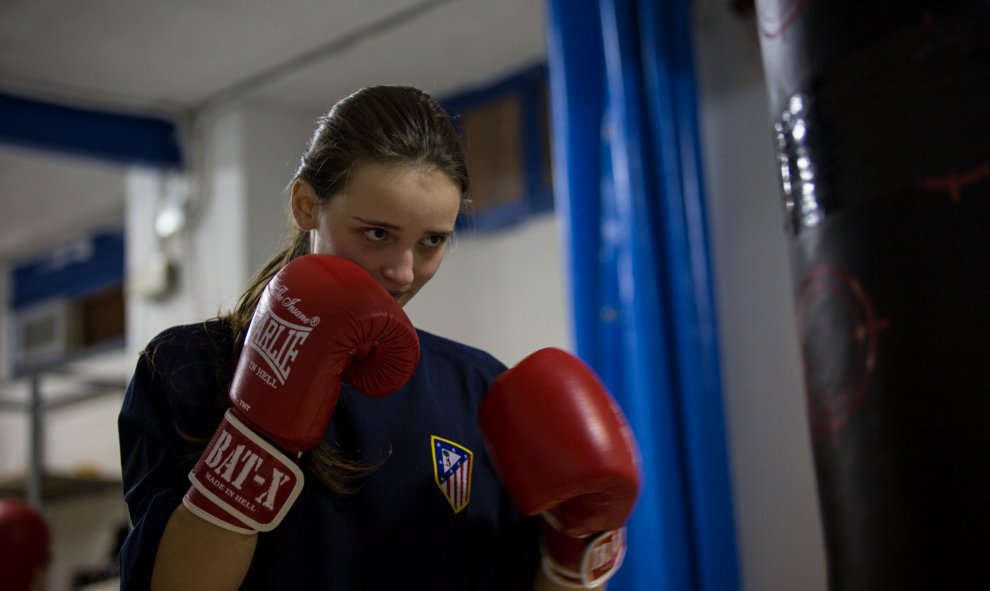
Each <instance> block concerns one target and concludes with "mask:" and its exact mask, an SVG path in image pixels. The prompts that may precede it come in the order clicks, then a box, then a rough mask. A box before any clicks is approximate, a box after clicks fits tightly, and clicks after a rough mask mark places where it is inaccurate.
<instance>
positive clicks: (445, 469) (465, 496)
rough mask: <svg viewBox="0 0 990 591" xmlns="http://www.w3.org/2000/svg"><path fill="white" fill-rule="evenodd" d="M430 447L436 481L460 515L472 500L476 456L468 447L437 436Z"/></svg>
mask: <svg viewBox="0 0 990 591" xmlns="http://www.w3.org/2000/svg"><path fill="white" fill-rule="evenodd" d="M430 447H431V448H432V449H433V475H434V479H435V480H436V483H437V486H438V487H439V488H440V492H442V493H443V496H444V497H446V498H447V502H448V503H450V507H451V508H452V509H453V510H454V513H458V512H460V510H461V509H463V508H464V507H467V504H468V501H469V500H471V468H472V467H473V462H474V454H473V453H472V452H471V450H469V449H467V448H466V447H464V446H461V445H458V444H456V443H454V442H453V441H450V440H447V439H444V438H442V437H437V436H436V435H433V436H431V437H430Z"/></svg>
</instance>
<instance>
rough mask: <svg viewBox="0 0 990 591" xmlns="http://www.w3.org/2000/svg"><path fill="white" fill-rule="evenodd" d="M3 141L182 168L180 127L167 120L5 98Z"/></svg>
mask: <svg viewBox="0 0 990 591" xmlns="http://www.w3.org/2000/svg"><path fill="white" fill-rule="evenodd" d="M0 142H3V143H8V144H13V145H20V146H25V147H29V148H36V149H42V150H51V151H56V152H62V153H66V154H71V155H75V156H85V157H90V158H97V159H101V160H109V161H111V162H115V163H119V164H139V165H146V166H153V167H156V168H179V167H181V165H182V151H181V147H180V145H179V136H178V133H177V130H176V127H175V125H174V124H173V123H172V122H170V121H168V120H165V119H161V118H155V117H141V116H134V115H121V114H117V113H109V112H104V111H95V110H87V109H80V108H75V107H67V106H63V105H58V104H54V103H48V102H42V101H38V100H34V99H25V98H20V97H15V96H11V95H6V94H0Z"/></svg>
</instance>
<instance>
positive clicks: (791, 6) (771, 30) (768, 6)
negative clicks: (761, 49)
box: [757, 0, 808, 37]
mask: <svg viewBox="0 0 990 591" xmlns="http://www.w3.org/2000/svg"><path fill="white" fill-rule="evenodd" d="M757 6H758V7H757V16H758V17H759V23H760V33H762V34H763V35H764V36H765V37H776V36H777V35H781V34H783V33H784V32H785V31H786V30H787V29H789V28H790V27H791V25H793V24H794V22H795V21H796V20H797V19H798V17H799V16H801V13H802V12H804V9H805V8H806V7H807V6H808V0H764V1H763V2H758V3H757Z"/></svg>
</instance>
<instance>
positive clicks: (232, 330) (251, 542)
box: [119, 87, 621, 590]
mask: <svg viewBox="0 0 990 591" xmlns="http://www.w3.org/2000/svg"><path fill="white" fill-rule="evenodd" d="M467 188H468V177H467V170H466V167H465V164H464V157H463V154H462V151H461V146H460V143H459V140H458V138H457V135H456V133H455V130H454V129H453V126H452V125H451V123H450V121H449V119H448V117H447V115H446V113H445V112H444V111H443V109H442V108H441V107H440V106H439V105H438V104H437V103H436V102H435V101H434V100H433V99H432V98H431V97H429V96H428V95H426V94H425V93H423V92H421V91H419V90H416V89H413V88H407V87H373V88H367V89H364V90H361V91H359V92H357V93H355V94H353V95H351V96H350V97H348V98H345V99H344V100H342V101H341V102H339V103H338V104H337V105H335V106H334V107H333V109H332V110H331V111H330V112H329V113H328V114H327V115H326V116H324V117H322V118H321V119H320V121H319V125H318V127H317V129H316V132H315V134H314V136H313V138H312V141H311V144H310V146H309V149H308V150H307V152H306V153H305V154H304V155H303V157H302V161H301V164H300V166H299V169H298V172H297V174H296V176H295V178H294V180H293V181H292V184H291V189H290V196H291V197H290V200H291V212H292V220H293V222H294V226H295V228H294V230H293V232H294V234H293V236H292V238H291V241H290V243H289V245H288V247H287V248H286V249H285V250H284V251H283V252H281V253H280V254H278V255H277V256H275V257H274V258H273V259H272V260H271V261H269V262H268V264H266V265H265V266H264V267H263V268H262V269H261V270H260V271H259V272H258V274H257V276H256V277H255V278H254V280H253V282H252V284H251V285H250V287H249V288H248V289H247V290H246V291H245V292H244V294H243V295H242V297H241V298H240V300H239V302H238V304H237V306H236V307H235V308H234V310H233V311H232V312H230V313H229V314H227V315H226V316H222V317H219V318H214V319H211V320H209V321H206V322H203V323H201V324H195V325H188V326H179V327H174V328H171V329H168V330H166V331H164V332H163V333H161V334H160V335H158V336H157V337H156V338H154V339H153V340H152V342H151V343H150V344H149V345H148V346H147V347H146V349H145V350H144V351H143V352H142V354H141V355H140V358H139V361H138V364H137V368H136V371H135V374H134V377H133V379H132V381H131V384H130V387H129V388H128V391H127V394H126V398H125V401H124V404H123V407H122V410H121V413H120V418H119V430H120V445H121V456H122V464H123V479H124V490H125V499H126V501H127V504H128V507H129V510H130V515H131V520H132V522H133V525H134V529H133V531H132V532H131V534H130V535H129V537H128V539H127V540H126V542H125V544H124V546H123V548H122V550H121V570H122V584H123V588H125V589H145V588H149V587H150V588H161V589H192V588H202V589H212V590H216V589H236V588H242V589H340V590H345V589H392V588H413V589H433V590H436V589H492V590H495V589H498V590H506V589H533V588H545V589H553V588H557V583H554V582H551V581H550V580H549V579H548V578H547V576H546V574H545V569H541V568H540V567H539V565H540V542H539V540H540V535H541V534H540V522H541V520H540V519H534V518H530V517H524V516H521V515H520V513H519V512H518V510H517V509H516V508H515V506H514V504H513V502H512V500H511V499H510V498H509V496H508V494H507V493H506V491H505V489H504V488H503V485H502V483H501V482H500V480H499V478H498V477H497V475H496V472H495V466H494V463H493V461H492V459H491V458H490V456H489V454H488V452H487V451H486V444H485V440H484V438H483V435H482V432H481V429H480V427H479V423H478V412H479V406H480V404H481V401H482V399H483V397H484V396H485V393H486V391H487V390H488V388H489V387H490V385H491V383H492V382H493V380H495V378H496V377H497V376H499V375H500V374H502V373H503V372H505V371H506V367H505V366H504V365H503V364H501V363H500V362H499V361H497V360H496V359H494V358H493V357H492V356H490V355H488V354H487V353H484V352H482V351H480V350H477V349H474V348H471V347H468V346H465V345H462V344H459V343H456V342H453V341H450V340H447V339H444V338H440V337H437V336H434V335H431V334H429V333H426V332H424V331H413V330H412V328H411V326H409V325H408V320H407V319H405V317H404V315H402V313H401V306H402V305H404V304H405V303H406V302H408V301H409V300H410V299H412V297H413V296H415V295H416V293H417V292H418V291H419V290H420V289H421V288H422V287H423V286H424V285H425V284H426V283H427V282H428V281H429V280H430V279H431V278H432V277H433V275H434V274H435V273H436V272H437V269H438V268H439V266H440V263H441V261H442V260H443V257H444V252H445V249H446V246H447V243H448V241H449V239H450V237H451V235H452V233H453V231H454V224H455V221H456V218H457V216H458V213H459V212H460V208H461V206H462V204H463V202H464V200H465V198H466V194H467ZM309 255H335V256H332V257H311V256H309ZM338 258H339V259H340V261H336V260H335V259H338ZM314 259H315V260H316V261H317V262H316V263H314V262H312V261H313V260H314ZM327 261H329V262H327ZM324 262H326V263H327V264H328V265H329V266H330V267H332V269H329V270H328V271H327V273H330V274H333V275H334V276H335V277H336V276H337V275H336V274H337V273H343V274H344V275H346V277H347V278H346V279H343V280H341V283H340V285H339V286H338V287H336V288H334V290H332V292H331V291H326V292H323V291H320V290H324V287H323V285H324V283H323V281H324V279H323V275H322V274H323V273H324V269H323V267H322V265H323V264H324ZM344 263H347V264H350V265H353V264H354V263H356V266H354V268H356V269H360V270H361V272H360V273H356V272H353V269H350V268H348V267H347V264H344ZM362 275H363V276H362ZM365 279H367V281H364V280H365ZM369 283H370V285H369ZM270 285H274V286H275V287H274V288H272V289H268V291H266V287H268V286H270ZM266 293H267V294H268V295H266ZM271 293H276V294H279V297H282V295H281V294H284V293H287V294H289V295H292V296H293V297H291V298H289V296H285V298H284V299H281V300H280V303H281V304H282V305H285V303H286V302H297V303H298V304H299V306H300V307H299V309H295V304H293V306H292V309H291V313H292V314H294V316H293V317H289V316H284V317H282V318H281V319H279V318H276V317H275V316H274V315H276V312H277V313H279V314H288V312H286V311H285V309H283V308H282V307H281V306H279V310H277V311H273V308H274V307H275V304H273V301H272V297H273V296H272V295H271ZM299 294H304V295H303V296H302V297H300V295H299ZM314 294H319V297H315V296H314ZM307 296H308V297H307ZM317 299H319V300H321V301H319V303H318V304H315V305H317V306H318V307H317V308H316V309H317V310H318V311H319V313H318V314H315V313H314V312H313V311H312V310H313V308H309V309H303V306H304V305H308V304H310V303H313V301H314V300H317ZM266 310H267V311H266ZM379 311H384V312H382V313H385V314H387V316H388V320H387V321H386V323H387V324H388V326H387V328H384V329H382V328H380V327H379V326H378V325H376V328H374V329H373V330H381V331H384V332H387V333H388V334H389V335H390V336H388V337H387V338H389V339H392V338H393V337H394V339H393V341H394V346H393V347H392V348H391V349H389V350H387V351H385V352H384V353H382V352H381V351H373V352H368V351H367V350H364V351H360V352H359V353H357V354H356V355H355V353H354V351H355V350H357V349H361V346H360V345H354V346H351V345H342V346H341V347H342V349H341V350H342V351H343V353H339V357H340V358H341V359H342V361H341V363H344V364H346V363H350V362H351V360H352V359H357V358H362V357H366V358H367V359H368V360H370V362H371V363H374V364H377V365H376V368H375V370H374V372H373V373H375V375H376V377H375V378H374V380H377V379H378V378H379V377H381V376H379V375H378V373H379V370H380V369H381V368H382V367H384V369H383V370H382V371H385V372H387V374H388V375H387V376H386V377H385V378H383V380H384V381H383V382H374V380H371V381H368V379H366V377H362V376H358V375H356V372H355V371H353V368H352V369H340V370H334V371H337V372H338V374H339V375H324V374H326V371H325V370H324V369H323V368H324V366H330V365H333V363H332V362H331V361H330V358H331V357H333V355H338V354H337V353H332V352H326V351H320V352H319V353H317V354H315V355H316V356H315V357H313V355H314V354H313V353H311V352H309V349H307V350H306V351H303V350H302V349H301V348H298V349H293V350H291V351H289V350H288V349H286V347H288V346H289V345H288V344H284V343H287V341H283V344H284V346H283V345H278V346H276V344H275V343H276V341H275V338H276V336H277V335H281V334H283V329H284V328H285V327H289V328H288V329H285V330H288V331H290V332H291V331H293V330H295V331H296V332H297V333H300V334H302V333H301V332H300V331H302V332H305V331H309V330H312V331H313V332H314V334H315V333H316V332H318V331H324V330H327V331H330V330H331V329H330V327H328V325H329V324H331V323H333V324H334V326H333V328H332V332H335V333H336V332H344V333H357V332H361V331H363V330H365V328H367V326H366V324H362V323H364V320H357V321H355V320H353V317H355V316H360V317H362V318H363V317H365V316H367V317H372V316H373V317H375V318H378V317H379V316H380V314H379ZM286 318H288V319H287V320H286ZM314 318H315V319H316V320H314ZM262 321H265V322H269V321H270V324H271V327H272V328H271V330H270V331H268V332H266V333H264V334H262V333H263V331H264V330H265V329H263V328H261V327H260V323H261V322H262ZM376 322H377V321H376ZM252 325H258V326H252ZM355 325H360V327H359V328H356V327H355ZM301 327H305V328H301ZM341 327H343V328H341ZM249 328H251V329H252V330H255V331H257V332H256V333H252V332H251V331H249ZM305 336H306V335H302V336H297V337H296V339H297V341H298V342H302V341H301V340H300V339H303V338H305ZM374 338H378V337H377V336H376V337H374ZM310 339H315V337H314V336H313V335H310ZM379 340H381V341H382V342H384V340H386V339H385V338H381V339H379ZM311 342H312V341H307V343H311ZM309 346H310V345H309V344H307V347H309ZM278 347H281V348H278ZM383 348H385V349H388V347H383ZM276 349H277V350H276ZM417 351H418V356H417V355H416V353H417ZM410 355H411V357H410ZM307 356H310V357H307ZM242 358H246V359H242ZM239 359H241V363H240V364H238V360H239ZM273 360H286V361H285V363H281V362H278V361H273ZM290 361H291V363H292V366H291V368H290V367H289V365H288V363H289V362H290ZM324 361H325V363H324ZM265 362H268V363H269V364H270V365H266V364H265ZM334 363H335V362H334ZM261 366H264V367H266V368H268V369H264V370H263V369H261V368H260V367H261ZM341 367H343V366H341ZM290 370H291V373H290ZM242 372H244V375H247V374H248V373H250V376H249V377H250V379H251V380H254V382H257V383H262V382H265V383H269V384H271V385H272V387H275V386H276V385H277V384H276V382H291V380H301V381H300V382H298V383H301V384H304V386H300V387H297V389H296V391H294V393H293V394H290V396H292V397H294V398H293V400H295V401H296V402H292V401H290V400H287V399H286V398H284V396H285V395H284V394H280V395H279V397H273V396H272V395H271V394H265V395H257V394H256V393H254V392H252V391H251V388H255V389H257V388H262V389H264V388H265V387H266V386H263V385H262V386H257V385H255V386H250V387H247V386H244V385H243V384H245V383H248V381H249V380H248V378H244V377H243V376H242ZM340 372H343V373H340ZM348 372H350V373H348ZM341 377H342V378H343V380H341ZM257 378H261V379H260V380H259V379H257ZM334 380H336V381H337V382H339V383H338V384H337V385H335V386H333V387H332V388H331V389H332V390H333V392H334V393H333V399H332V400H329V399H326V398H325V397H324V396H323V395H322V394H319V393H318V394H313V393H312V392H310V390H312V389H314V388H313V387H312V384H313V383H316V384H322V383H324V382H333V381H334ZM254 382H252V383H254ZM372 382H374V383H372ZM379 385H381V387H380V388H379ZM400 386H401V388H400ZM376 389H379V390H381V391H376V392H373V394H374V397H371V396H367V395H366V394H368V393H372V390H376ZM303 390H305V391H304V392H303ZM394 390H397V391H394ZM321 392H322V390H321ZM382 394H388V395H387V396H379V395H382ZM338 395H339V400H338V399H337V398H336V396H338ZM314 400H315V402H314ZM266 404H271V405H272V406H271V407H266V406H263V405H266ZM300 407H302V408H305V409H307V410H306V411H305V412H304V411H302V410H299V408H300ZM316 408H318V409H319V410H317V411H315V412H312V413H310V412H309V409H316ZM310 414H312V415H313V416H315V417H316V419H314V421H310V422H312V423H314V424H315V427H314V426H313V425H309V424H307V425H306V426H304V427H299V425H298V423H299V416H300V415H304V416H306V417H309V415H310ZM286 416H287V417H289V418H284V417H286ZM320 417H322V421H323V422H321V418H320ZM218 426H219V427H218ZM303 430H305V431H306V433H301V432H300V431H303ZM314 435H315V436H314ZM211 438H212V441H211ZM273 448H274V449H275V450H276V451H274V452H271V453H269V451H271V450H272V449H273ZM266 450H267V451H266ZM235 452H236V453H235ZM251 454H254V455H251ZM245 458H250V461H247V460H246V459H245ZM285 458H288V460H286V459H285ZM297 460H298V461H297ZM290 464H291V465H290ZM296 464H298V465H299V466H301V470H300V471H299V472H298V474H297V473H296V470H297V468H295V465H296ZM235 465H236V470H235ZM245 466H250V467H252V469H254V468H259V467H264V468H263V469H265V470H269V472H265V473H264V474H261V471H260V470H261V469H260V468H259V470H255V471H253V472H252V471H250V470H248V469H247V468H245ZM224 468H225V469H226V471H225V472H224V473H225V475H226V477H227V480H226V481H225V482H226V484H224V482H221V480H222V479H218V478H217V477H216V475H217V474H220V473H221V472H223V470H222V469H224ZM211 470H213V471H212V472H211ZM272 470H273V471H272ZM191 472H192V476H190V473H191ZM256 472H257V473H256ZM191 481H192V486H191V485H190V482H191ZM252 482H256V483H257V488H255V489H254V492H253V494H252V495H243V496H242V495H241V494H240V493H237V494H236V495H235V490H234V489H235V488H237V490H238V491H242V489H241V488H238V487H248V488H250V487H252V486H255V484H252ZM283 483H284V484H283ZM235 485H236V486H235ZM297 485H298V490H296V489H295V488H293V487H296V486H297ZM285 491H288V492H285ZM283 492H284V493H285V495H287V496H278V495H282V494H283ZM269 493H270V494H269ZM226 495H229V499H228V498H225V496H226ZM252 499H253V501H252ZM266 507H267V508H268V509H271V514H270V515H269V514H266V515H267V516H259V513H257V512H259V511H260V512H265V511H266ZM258 531H261V532H263V533H261V534H258V533H257V532H258ZM619 559H620V560H621V556H620V557H619ZM616 566H617V565H616Z"/></svg>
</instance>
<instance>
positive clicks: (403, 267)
mask: <svg viewBox="0 0 990 591" xmlns="http://www.w3.org/2000/svg"><path fill="white" fill-rule="evenodd" d="M382 276H383V277H384V278H385V279H387V280H388V281H390V282H392V283H394V284H395V285H396V286H399V287H401V286H405V285H409V284H411V283H412V282H413V277H414V273H413V253H412V251H411V250H409V249H405V250H402V251H401V252H399V253H396V255H395V256H394V257H392V258H391V259H390V260H388V261H386V262H385V267H384V268H383V269H382Z"/></svg>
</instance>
